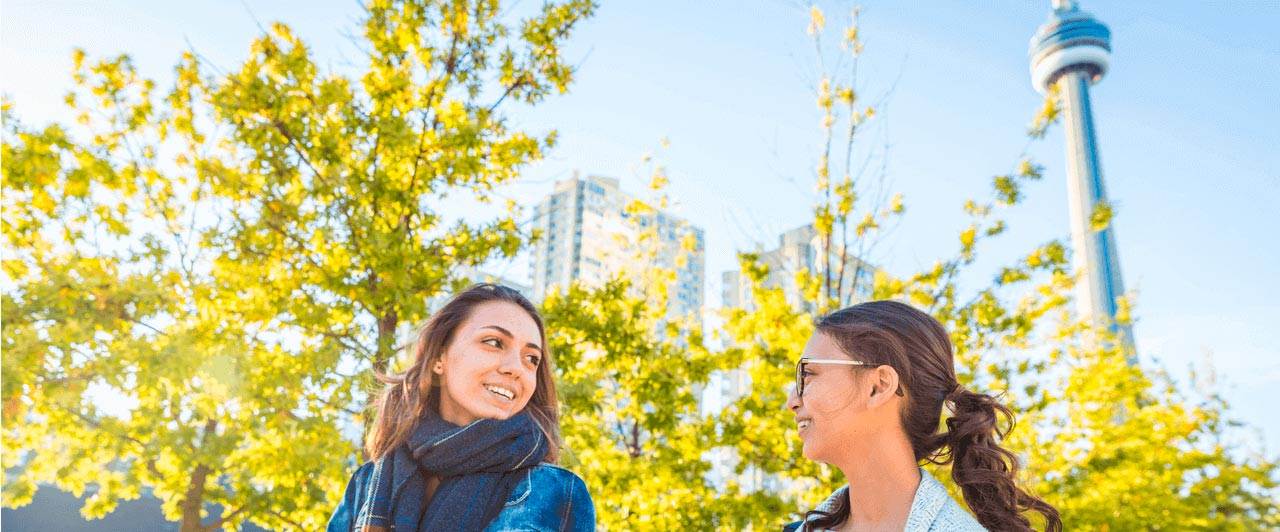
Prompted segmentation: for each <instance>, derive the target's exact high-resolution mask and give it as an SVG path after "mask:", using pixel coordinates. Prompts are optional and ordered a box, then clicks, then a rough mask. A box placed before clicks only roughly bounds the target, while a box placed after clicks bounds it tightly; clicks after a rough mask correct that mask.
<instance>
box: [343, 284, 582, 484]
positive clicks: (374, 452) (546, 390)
mask: <svg viewBox="0 0 1280 532" xmlns="http://www.w3.org/2000/svg"><path fill="white" fill-rule="evenodd" d="M491 301H502V302H506V303H511V304H514V305H516V306H518V307H520V308H522V309H524V311H525V312H527V313H529V317H530V318H533V322H534V323H535V324H537V325H538V336H539V337H540V338H539V339H540V340H541V343H540V344H539V345H541V346H542V350H543V356H542V361H541V362H540V363H539V364H538V370H537V385H536V387H535V388H534V391H533V397H531V398H530V399H529V404H528V405H526V406H525V410H526V411H528V412H529V414H530V415H532V416H533V419H534V421H535V422H537V424H538V426H539V427H540V428H541V429H542V432H543V433H544V434H546V436H547V441H548V442H549V448H548V449H547V456H546V458H545V460H546V461H547V462H551V463H556V462H557V461H558V460H559V457H560V407H559V404H558V402H557V400H556V383H555V378H554V376H555V371H554V368H553V366H552V365H551V364H552V363H551V352H550V351H549V349H548V347H547V333H546V331H545V329H544V328H543V326H542V316H541V315H540V314H538V309H537V308H535V307H534V306H533V303H530V302H529V300H528V299H526V298H525V297H524V296H522V295H520V292H517V291H515V290H513V289H511V288H507V287H505V286H502V285H497V284H489V283H481V284H477V285H473V286H472V287H471V288H468V289H466V290H464V291H462V292H459V293H458V294H455V295H454V296H453V297H452V298H450V299H449V301H448V302H447V303H445V304H444V307H441V308H440V310H439V311H437V312H436V313H435V314H433V315H432V316H431V319H429V320H427V323H426V325H423V326H422V328H421V329H419V330H418V334H417V340H416V341H415V342H414V343H413V345H412V347H411V350H412V351H411V352H412V353H413V364H412V365H410V366H409V368H408V369H406V370H405V371H404V372H403V373H400V374H398V375H383V374H375V375H376V376H377V378H378V380H380V381H382V382H384V383H386V388H385V389H384V390H383V391H382V394H381V395H380V396H379V397H378V400H377V403H376V406H377V410H378V413H377V417H375V418H374V421H373V426H372V427H371V428H370V430H369V434H368V436H367V437H366V438H365V453H367V454H368V456H369V459H371V460H377V459H379V458H381V457H382V456H384V455H386V454H387V453H388V452H390V451H391V450H392V449H394V448H395V447H396V446H397V445H400V444H402V443H404V442H405V440H406V439H408V437H409V435H410V434H411V433H412V432H413V429H414V427H415V426H416V425H417V424H418V420H419V419H422V416H423V415H425V414H426V412H427V409H428V408H436V404H437V402H438V401H439V397H437V395H438V394H439V393H440V392H439V385H438V383H436V380H435V377H434V373H432V372H431V370H430V368H431V366H432V364H434V363H435V361H436V360H438V359H439V358H440V357H441V356H443V355H444V352H445V350H446V349H448V347H449V344H450V343H451V342H452V341H453V335H454V331H456V330H457V329H458V326H459V325H461V324H462V322H464V321H466V320H467V318H469V317H470V316H471V312H472V311H473V310H474V309H475V308H476V307H477V306H479V305H481V304H483V303H488V302H491Z"/></svg>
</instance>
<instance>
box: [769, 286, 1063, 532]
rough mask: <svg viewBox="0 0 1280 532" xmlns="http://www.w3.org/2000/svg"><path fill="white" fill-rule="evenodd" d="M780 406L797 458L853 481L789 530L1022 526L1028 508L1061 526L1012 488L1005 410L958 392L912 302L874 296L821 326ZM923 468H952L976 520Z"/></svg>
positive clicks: (947, 357)
mask: <svg viewBox="0 0 1280 532" xmlns="http://www.w3.org/2000/svg"><path fill="white" fill-rule="evenodd" d="M787 408H789V409H791V410H792V411H793V412H795V416H796V428H797V429H798V430H799V433H800V439H801V441H802V442H803V444H804V456H805V457H806V458H808V459H810V460H815V461H818V462H824V463H827V464H831V465H832V466H834V467H836V468H838V469H840V471H841V472H842V473H844V476H845V478H846V479H847V480H848V482H849V484H848V485H846V486H844V487H842V488H840V489H838V490H836V492H835V493H832V494H831V496H830V497H828V498H827V500H826V501H825V502H823V503H822V504H820V505H818V507H817V508H815V509H813V510H811V511H809V512H808V513H807V514H806V515H805V516H804V520H803V521H799V522H796V523H792V524H790V525H787V526H785V527H783V530H785V531H795V530H800V531H805V532H810V531H816V530H842V531H843V530H905V531H910V532H926V531H927V532H952V531H963V532H970V531H973V532H976V531H980V530H996V531H1000V532H1005V531H1026V530H1031V529H1032V521H1031V520H1030V519H1028V517H1027V514H1030V513H1038V514H1040V515H1039V516H1038V519H1037V520H1038V521H1039V522H1040V523H1041V525H1042V526H1043V527H1044V529H1045V530H1049V531H1055V532H1056V531H1061V530H1062V520H1061V519H1059V517H1058V511H1057V510H1056V509H1054V507H1053V506H1050V505H1049V504H1048V503H1046V502H1045V501H1043V500H1041V499H1039V498H1037V497H1036V496H1035V495H1032V494H1031V493H1029V492H1027V491H1026V490H1024V489H1023V487H1022V486H1021V485H1019V482H1018V480H1017V473H1018V457H1017V456H1016V455H1015V454H1013V452H1011V451H1009V450H1008V449H1005V448H1004V447H1001V445H1000V443H1001V440H1002V439H1003V438H1004V435H1005V434H1007V432H1008V430H1009V428H1010V427H1012V423H1013V418H1012V413H1011V412H1010V411H1009V409H1008V408H1006V407H1005V406H1004V405H1002V404H1000V403H999V402H998V401H997V400H996V398H994V397H991V396H990V395H987V394H985V393H982V392H978V391H973V390H969V389H967V388H965V387H964V386H961V385H960V383H959V382H958V381H957V380H956V372H955V366H954V363H953V361H952V351H951V340H950V338H949V337H948V336H947V331H946V329H944V328H943V327H942V324H940V323H938V320H935V319H933V317H932V316H930V315H928V314H926V313H924V312H922V311H920V310H917V309H915V308H913V307H911V306H909V305H906V304H903V303H898V302H895V301H871V302H867V303H861V304H858V305H854V306H852V307H848V308H845V309H842V310H839V311H836V312H833V313H831V314H829V315H827V316H825V317H823V318H822V319H820V320H818V324H817V330H816V331H815V332H814V333H813V336H812V337H811V338H810V339H809V343H808V344H807V345H805V348H804V353H803V354H802V355H801V356H800V360H799V361H798V362H797V363H796V385H795V389H794V390H793V391H792V392H791V395H790V397H788V399H787ZM944 408H945V409H946V410H948V411H949V412H950V414H951V415H950V416H948V417H947V418H946V420H945V422H944V421H943V419H942V413H943V409H944ZM1001 418H1004V421H1006V422H1007V423H1001ZM924 462H931V463H935V464H948V463H949V464H951V478H952V480H954V481H955V484H956V486H957V487H959V488H960V492H961V493H963V494H964V502H965V503H966V506H968V510H970V511H972V512H973V513H972V515H970V513H969V512H966V511H965V509H964V508H962V507H961V506H960V505H959V504H957V503H956V501H955V500H953V499H952V498H951V496H950V495H949V494H948V493H947V489H946V488H945V487H943V485H942V483H941V482H938V480H937V479H935V478H934V477H933V476H932V475H930V474H929V472H928V471H925V470H924V469H922V468H921V467H920V464H922V463H924Z"/></svg>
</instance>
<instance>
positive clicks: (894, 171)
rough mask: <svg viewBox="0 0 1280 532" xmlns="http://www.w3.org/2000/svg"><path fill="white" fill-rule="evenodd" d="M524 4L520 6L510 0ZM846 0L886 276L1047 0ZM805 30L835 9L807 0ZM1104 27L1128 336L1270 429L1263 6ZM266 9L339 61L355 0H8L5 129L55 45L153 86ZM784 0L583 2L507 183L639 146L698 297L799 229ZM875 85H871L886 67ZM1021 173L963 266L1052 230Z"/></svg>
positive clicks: (1019, 114)
mask: <svg viewBox="0 0 1280 532" xmlns="http://www.w3.org/2000/svg"><path fill="white" fill-rule="evenodd" d="M525 3H526V4H529V5H528V6H521V7H522V8H527V7H530V6H533V7H536V5H538V2H530V1H529V0H525ZM922 4H923V3H917V2H906V3H904V2H888V1H868V2H866V3H865V4H864V12H863V15H864V16H863V35H864V40H865V42H866V54H865V62H864V63H863V68H862V70H861V74H860V76H861V79H862V80H864V81H865V83H864V84H863V85H862V86H861V89H862V93H863V94H865V95H869V96H877V95H879V94H882V93H884V92H885V91H886V90H887V89H888V88H889V87H890V86H891V85H892V86H893V87H894V90H893V92H892V94H891V95H890V97H889V99H888V104H887V106H886V107H884V108H882V109H881V111H882V113H881V115H880V119H879V122H878V123H879V125H878V126H876V127H875V128H872V129H871V130H870V131H869V132H868V137H867V140H869V141H872V142H875V143H887V144H888V145H889V146H890V159H889V162H888V175H889V178H890V180H891V181H890V187H891V188H892V189H893V190H897V191H901V192H903V193H904V195H905V196H906V200H907V205H908V215H907V217H906V220H905V221H904V222H903V223H902V224H901V225H900V226H899V227H898V228H897V229H896V230H895V232H894V233H893V235H892V237H891V239H890V240H889V241H887V242H886V244H885V245H884V246H883V247H881V248H879V249H878V250H877V252H876V254H875V256H873V257H871V258H872V259H873V260H874V261H875V262H877V263H879V264H883V265H884V266H885V267H887V268H889V269H890V270H891V271H897V272H907V271H910V270H912V269H914V268H916V267H920V266H923V265H927V264H929V263H931V262H932V261H933V260H934V258H936V257H940V256H943V255H944V254H947V253H950V252H951V251H952V250H953V249H954V239H955V234H956V231H957V229H958V228H959V227H960V225H961V223H962V220H963V215H962V213H961V211H960V208H959V207H960V203H961V201H962V200H963V199H964V198H966V197H971V196H979V197H982V196H985V195H986V193H987V188H988V186H989V185H988V183H989V176H990V175H992V174H995V173H1001V172H1005V171H1007V170H1008V169H1009V167H1010V165H1011V164H1012V163H1013V162H1014V158H1015V157H1016V156H1017V154H1018V153H1019V151H1020V150H1021V149H1022V146H1023V144H1024V139H1023V137H1022V131H1023V129H1024V126H1025V124H1026V122H1027V120H1028V119H1029V117H1030V116H1031V114H1032V113H1033V111H1034V110H1035V108H1036V106H1037V105H1038V101H1039V96H1038V95H1037V94H1036V93H1035V92H1034V91H1033V90H1032V88H1031V86H1030V82H1029V81H1028V74H1027V58H1026V48H1027V42H1028V39H1029V38H1030V36H1031V35H1032V33H1033V32H1034V31H1035V29H1036V27H1037V26H1038V25H1039V24H1040V23H1041V22H1043V21H1044V19H1045V17H1046V15H1047V13H1048V10H1049V7H1048V4H1049V2H1048V1H1047V0H1046V1H1044V2H1027V1H1020V0H998V1H991V2H962V1H958V0H957V1H946V2H930V3H929V4H930V5H929V7H927V8H925V7H921V5H922ZM822 6H823V7H824V8H825V10H826V11H827V19H828V26H829V28H833V27H835V26H838V25H840V24H842V23H843V22H844V20H845V18H846V15H845V14H846V13H847V11H848V4H834V3H824V4H822ZM1083 7H1084V8H1085V9H1087V10H1089V11H1092V12H1093V13H1094V14H1095V15H1097V16H1098V17H1099V18H1100V19H1101V20H1102V21H1103V22H1105V23H1107V24H1108V25H1110V27H1111V29H1112V32H1113V39H1114V43H1113V45H1114V46H1113V47H1114V55H1113V58H1112V60H1113V63H1112V70H1111V72H1110V74H1109V75H1108V76H1107V78H1106V79H1105V80H1103V81H1102V83H1101V84H1100V85H1098V86H1097V87H1095V89H1094V91H1093V96H1094V104H1095V109H1096V112H1097V113H1098V114H1097V115H1096V117H1095V118H1096V121H1097V126H1098V129H1099V132H1100V141H1101V150H1102V158H1103V167H1104V171H1105V175H1106V180H1107V185H1108V189H1109V190H1108V192H1109V194H1110V196H1111V198H1112V200H1113V201H1114V202H1115V203H1116V204H1117V205H1118V206H1119V209H1120V210H1119V214H1118V217H1117V219H1116V227H1117V240H1118V243H1119V247H1120V260H1121V264H1122V269H1123V272H1124V276H1125V281H1126V284H1127V285H1128V286H1129V287H1131V288H1133V289H1136V290H1137V291H1138V293H1139V305H1140V306H1139V309H1138V311H1139V317H1140V321H1139V323H1138V325H1137V327H1136V333H1137V342H1138V345H1139V347H1140V349H1141V350H1142V351H1143V352H1144V357H1145V361H1146V363H1148V364H1162V365H1163V366H1165V367H1167V368H1169V369H1170V370H1171V371H1172V372H1173V373H1174V374H1175V375H1181V374H1185V373H1186V368H1187V367H1188V365H1189V364H1200V363H1203V362H1204V361H1205V360H1211V361H1212V362H1213V364H1214V365H1215V367H1216V368H1217V370H1218V375H1219V386H1220V387H1221V388H1222V389H1223V390H1224V392H1225V395H1226V397H1227V398H1228V399H1229V400H1230V401H1231V402H1232V404H1233V414H1234V415H1235V416H1236V417H1238V418H1240V419H1242V420H1244V421H1246V422H1247V423H1249V424H1250V425H1252V426H1254V427H1258V428H1260V429H1261V431H1262V432H1263V433H1265V437H1266V441H1267V442H1268V443H1269V446H1268V450H1269V451H1270V453H1269V454H1272V455H1274V454H1275V450H1276V448H1277V445H1280V416H1276V415H1274V414H1273V413H1272V411H1271V410H1270V409H1271V408H1272V407H1273V403H1275V402H1276V401H1277V400H1278V399H1280V392H1277V390H1280V357H1278V356H1277V355H1280V326H1277V325H1276V324H1277V323H1280V304H1278V303H1277V302H1276V300H1277V298H1278V297H1280V280H1277V279H1276V276H1275V274H1276V273H1278V272H1280V268H1278V267H1277V266H1278V265H1280V238H1278V237H1277V236H1276V235H1275V233H1276V231H1277V229H1278V228H1280V149H1278V148H1277V147H1278V146H1280V133H1277V124H1280V103H1277V100H1276V95H1277V94H1280V38H1278V37H1276V34H1275V32H1274V25H1275V21H1277V20H1280V4H1278V3H1275V2H1249V3H1246V2H1236V3H1229V4H1228V3H1202V2H1151V3H1148V2H1115V1H1112V2H1102V1H1089V0H1084V1H1083ZM250 11H252V13H253V15H255V16H256V17H257V18H258V19H259V20H261V21H263V22H264V23H265V22H269V21H274V20H280V21H284V22H286V23H288V24H290V25H291V26H293V27H294V29H295V30H296V31H297V32H298V33H300V34H301V35H302V36H303V37H304V38H305V39H306V40H307V42H309V43H310V44H311V47H312V50H313V52H314V53H315V54H316V56H317V57H318V58H320V60H321V63H322V64H327V65H329V66H331V67H332V68H335V69H338V70H344V69H349V68H350V65H351V64H353V63H355V62H358V61H357V54H356V53H355V51H354V49H353V47H352V46H351V44H350V43H349V42H348V41H347V38H346V37H345V35H347V34H358V33H359V31H358V30H357V29H355V21H356V20H357V17H358V16H359V10H358V6H357V4H356V2H354V1H352V0H343V1H340V2H315V1H305V2H304V1H296V0H293V1H278V2H266V1H261V0H250V1H248V2H247V7H246V4H242V3H241V2H236V1H230V0H227V1H211V0H198V1H197V0H192V1H183V2H159V1H141V0H138V1H120V2H114V3H111V4H110V5H108V4H107V3H104V2H90V1H66V0H40V1H25V0H23V1H19V0H9V1H5V2H4V3H3V4H0V47H2V49H3V50H2V52H3V53H2V55H0V67H2V68H3V73H4V74H3V81H2V82H0V86H2V89H3V91H4V92H5V93H6V94H7V95H9V96H10V97H11V98H12V99H13V100H14V101H15V102H16V104H17V111H18V114H19V115H20V116H21V117H22V119H23V120H24V121H26V122H28V123H42V122H46V121H49V120H55V119H56V120H64V121H65V120H67V118H68V115H67V113H66V112H65V111H64V110H63V109H62V108H61V103H60V102H61V95H62V93H63V92H64V91H65V89H66V88H67V87H69V86H70V76H69V74H68V71H69V67H70V59H69V58H70V51H71V48H72V47H73V46H82V47H84V48H86V49H87V50H89V52H90V53H91V54H96V55H105V54H114V53H118V52H127V53H129V54H132V55H133V56H134V58H135V61H136V62H137V65H138V66H139V68H140V69H141V70H142V72H143V73H144V74H145V75H147V76H150V77H154V78H156V79H158V80H159V81H161V82H162V86H164V84H166V83H167V82H168V80H169V79H170V69H171V67H172V65H173V64H174V62H175V61H176V59H177V57H178V54H179V53H180V51H181V50H182V49H184V48H186V47H187V46H188V42H189V43H190V46H194V47H195V48H196V49H197V50H198V51H200V52H201V53H202V54H203V55H205V56H206V57H208V58H210V59H211V60H212V61H213V62H215V63H217V64H218V65H219V66H221V67H223V68H230V67H233V66H234V65H235V64H236V63H237V61H238V60H239V59H241V58H243V57H244V54H245V51H246V49H247V45H248V43H249V41H250V39H252V38H253V36H254V35H255V34H256V33H257V31H258V30H257V26H256V24H255V22H254V20H253V18H252V17H251V16H250V14H249V13H250ZM806 11H807V9H806V7H805V6H803V5H801V4H797V3H792V2H764V1H762V2H684V1H651V2H622V1H617V2H607V3H606V4H605V5H604V6H602V7H601V9H600V10H599V13H598V15H597V16H596V17H595V18H594V19H592V20H589V21H587V22H586V23H585V25H584V26H583V27H582V29H581V31H579V32H578V33H577V34H576V36H575V38H574V39H573V41H572V44H571V45H570V47H569V51H568V56H569V57H570V58H572V59H573V60H574V61H575V62H576V63H578V64H580V65H581V68H580V70H579V71H578V76H577V78H578V81H577V83H576V84H575V85H574V86H573V87H572V89H571V92H570V94H568V95H566V96H561V97H555V98H552V99H551V100H550V101H549V102H547V103H546V104H545V105H542V106H540V107H538V108H536V109H531V110H529V109H522V110H517V111H516V113H515V116H514V118H515V119H516V120H517V121H518V122H519V123H520V124H523V125H524V126H525V127H527V128H529V129H533V130H536V131H544V130H547V129H549V128H552V127H555V128H557V129H559V131H560V139H561V143H560V146H559V148H558V149H557V150H556V151H555V152H554V153H553V154H551V156H550V157H549V158H548V159H547V160H546V161H543V162H541V163H539V164H537V165H536V166H535V167H533V168H531V169H530V170H529V172H528V173H527V177H526V179H525V180H524V182H523V184H521V185H519V186H516V187H513V188H512V189H511V190H510V191H509V193H510V194H513V195H516V196H518V197H521V198H525V199H527V200H528V201H530V202H532V201H533V200H536V199H537V198H539V197H540V196H541V195H542V194H545V193H546V192H547V191H549V190H550V188H551V184H552V182H553V181H554V180H555V179H561V178H565V177H568V176H570V175H572V173H573V172H574V171H580V172H582V173H584V174H588V173H590V174H603V175H611V176H615V177H619V178H621V179H622V181H623V186H624V188H626V189H629V190H632V191H638V190H640V189H641V182H642V180H641V179H642V178H641V176H642V171H641V170H640V168H639V166H638V161H639V159H640V156H641V154H643V153H644V152H647V151H652V150H653V149H654V148H655V147H656V146H657V145H658V142H659V139H661V138H663V137H666V138H669V139H670V141H671V147H670V148H669V149H668V150H665V153H664V154H663V155H662V160H663V162H664V163H665V164H666V166H667V167H668V168H669V170H670V172H671V174H672V178H673V184H672V195H673V196H674V197H675V198H676V199H677V200H679V202H680V204H679V205H678V206H677V209H676V210H677V212H678V213H679V214H682V215H683V216H685V217H686V218H688V219H690V220H691V221H692V222H694V223H695V224H697V225H700V226H702V227H703V228H704V229H705V230H706V236H707V273H708V275H707V278H708V281H709V285H708V289H707V298H708V301H714V300H716V298H717V294H718V293H719V290H718V288H719V286H718V283H717V280H718V278H719V272H721V271H723V270H726V269H730V268H732V267H733V266H734V258H733V256H734V251H735V250H737V249H746V248H751V247H753V246H754V245H755V244H756V243H763V244H766V245H769V244H771V243H772V241H773V239H774V238H775V236H774V235H776V234H777V233H778V232H780V231H782V230H785V229H788V228H791V227H794V226H797V225H800V224H802V223H804V222H805V221H806V220H807V218H808V216H809V210H808V205H809V204H810V197H809V194H810V193H809V183H811V172H810V169H811V168H812V167H813V164H814V162H815V161H816V153H817V151H816V150H817V141H818V137H817V124H818V118H817V115H816V113H815V110H814V99H813V89H812V87H813V84H814V81H815V79H816V78H815V68H814V66H813V64H814V56H813V54H812V49H811V46H810V43H809V41H808V40H807V37H806V36H805V35H804V28H805V26H806V24H807V12H806ZM895 80H896V84H894V81H895ZM1032 154H1033V155H1034V156H1035V157H1036V158H1037V159H1038V160H1039V161H1040V162H1041V163H1043V164H1044V165H1045V166H1046V168H1047V174H1046V179H1045V180H1044V182H1042V183H1038V184H1035V185H1033V186H1032V187H1031V188H1030V189H1029V190H1028V192H1029V194H1030V199H1029V200H1028V201H1027V203H1026V204H1025V205H1024V206H1021V207H1019V208H1018V209H1017V210H1016V211H1014V212H1013V213H1012V214H1011V218H1010V221H1011V225H1012V227H1013V230H1012V231H1011V233H1010V234H1009V236H1008V237H1007V238H1005V239H1004V240H1002V241H1001V242H1000V243H999V244H997V245H994V246H992V248H991V249H989V250H988V253H987V258H986V260H984V263H983V264H984V267H987V268H988V269H990V268H992V267H994V265H995V264H998V263H1002V262H1006V261H1008V260H1011V259H1012V258H1013V257H1015V256H1016V255H1017V254H1019V253H1020V252H1023V251H1025V250H1027V249H1029V247H1030V246H1031V245H1033V244H1035V243H1038V242H1042V241H1045V240H1047V239H1050V238H1055V237H1065V236H1066V234H1067V210H1066V200H1065V191H1066V186H1065V184H1064V182H1063V173H1064V163H1063V148H1062V136H1061V132H1060V131H1055V132H1054V133H1053V134H1052V135H1050V136H1049V137H1048V138H1047V139H1045V140H1044V141H1043V142H1041V143H1039V144H1036V145H1035V146H1034V147H1033V151H1032Z"/></svg>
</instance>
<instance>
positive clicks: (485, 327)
mask: <svg viewBox="0 0 1280 532" xmlns="http://www.w3.org/2000/svg"><path fill="white" fill-rule="evenodd" d="M481 329H494V330H496V331H498V332H500V333H502V334H503V335H504V336H506V337H507V338H515V337H516V335H514V334H511V331H508V330H506V329H504V328H502V327H499V326H497V325H485V326H483V327H481ZM525 347H531V348H533V349H537V350H538V352H539V353H541V352H542V346H539V345H538V344H535V343H533V342H529V343H527V344H525Z"/></svg>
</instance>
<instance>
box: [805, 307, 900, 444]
mask: <svg viewBox="0 0 1280 532" xmlns="http://www.w3.org/2000/svg"><path fill="white" fill-rule="evenodd" d="M803 356H805V357H808V358H811V359H825V360H853V358H851V357H850V356H849V355H848V354H847V353H845V352H844V351H843V350H841V349H840V347H839V345H837V344H836V342H835V341H834V340H833V339H832V338H831V337H830V336H828V335H826V334H825V333H822V332H818V333H814V335H813V336H812V337H811V338H809V343H808V344H806V345H805V348H804V355H803ZM803 378H804V379H805V384H804V397H797V396H796V391H795V390H794V389H792V391H791V394H790V396H788V398H787V408H789V409H790V410H792V411H793V412H794V413H795V419H796V428H797V429H798V430H799V432H800V439H801V441H802V442H804V456H805V458H808V459H810V460H814V461H819V462H826V463H833V462H837V461H839V459H840V457H841V456H842V455H844V454H845V453H849V452H857V449H858V448H859V447H860V445H861V444H862V443H864V442H867V441H870V440H872V439H873V438H871V437H870V436H872V435H874V434H876V433H878V432H880V431H883V430H886V429H891V428H892V427H893V426H895V425H896V424H897V423H898V421H897V416H898V414H897V408H898V405H899V402H898V400H897V399H896V396H895V395H894V394H893V393H892V390H895V389H896V387H897V374H896V373H895V372H893V370H892V369H891V368H889V367H888V366H879V367H876V366H870V367H866V366H849V365H839V364H821V363H810V364H805V374H804V375H803ZM886 389H887V390H890V391H891V392H890V393H887V394H886V393H883V392H884V391H885V390H886Z"/></svg>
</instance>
